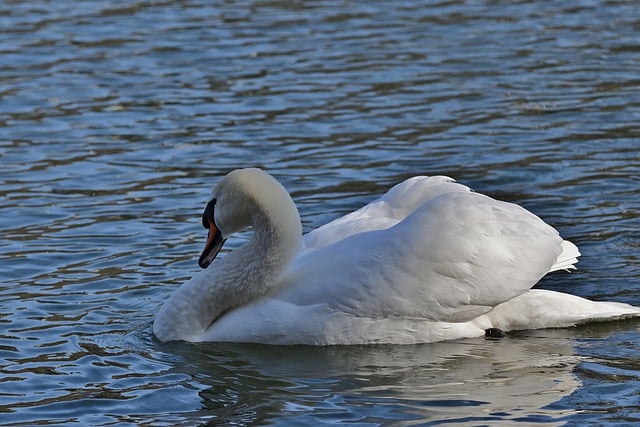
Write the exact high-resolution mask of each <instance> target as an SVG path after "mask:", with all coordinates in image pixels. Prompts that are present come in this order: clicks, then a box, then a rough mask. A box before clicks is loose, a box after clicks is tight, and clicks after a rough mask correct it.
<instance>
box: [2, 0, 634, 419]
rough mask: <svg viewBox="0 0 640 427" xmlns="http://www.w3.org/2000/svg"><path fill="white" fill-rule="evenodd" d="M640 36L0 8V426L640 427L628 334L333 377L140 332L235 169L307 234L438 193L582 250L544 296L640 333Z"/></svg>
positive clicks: (335, 10) (593, 10)
mask: <svg viewBox="0 0 640 427" xmlns="http://www.w3.org/2000/svg"><path fill="white" fill-rule="evenodd" d="M639 31H640V15H639V13H638V5H637V3H636V2H635V1H631V0H629V1H605V0H578V1H574V2H564V1H502V0H497V1H489V0H486V1H482V0H478V1H476V0H469V1H442V2H420V1H407V2H393V3H392V2H382V1H372V2H346V1H332V0H327V1H322V2H310V1H297V2H280V1H226V2H215V1H213V2H210V1H198V0H185V1H155V2H135V1H132V2H127V1H74V2H58V1H32V0H31V1H29V0H28V1H6V2H0V183H1V185H0V197H1V204H0V215H1V217H0V218H1V230H2V234H1V239H0V266H1V267H0V271H1V275H0V280H1V283H0V325H1V328H0V424H2V425H25V426H33V425H95V426H102V425H154V426H155V425H158V426H161V425H167V426H169V425H171V426H173V425H185V426H192V425H204V424H207V423H210V424H211V425H250V424H270V425H313V426H317V425H326V424H355V425H360V426H375V425H440V424H448V423H450V424H453V425H501V424H502V425H531V424H538V423H539V424H544V425H563V424H569V425H586V424H589V423H591V424H592V425H603V424H605V425H606V424H611V425H623V424H634V423H636V422H640V409H638V408H639V407H640V398H639V397H638V396H640V359H639V356H638V355H639V354H640V349H639V347H640V335H639V334H638V329H639V324H638V322H637V321H626V322H614V323H606V324H594V325H587V326H583V327H580V328H573V329H568V330H546V331H536V332H532V331H524V332H519V333H515V334H512V335H510V336H509V337H507V338H505V339H502V340H485V339H474V340H464V341H456V342H448V343H437V344H430V345H420V346H373V347H351V348H349V347H329V348H317V349H316V348H307V347H269V346H255V345H229V344H212V343H208V344H197V345H193V344H185V343H172V344H160V343H158V342H157V341H155V340H154V339H153V337H152V335H151V330H150V329H151V328H150V327H151V321H152V319H153V316H154V313H155V312H156V311H157V310H158V308H159V306H160V305H161V304H162V302H163V301H164V300H165V299H166V298H167V297H168V295H169V294H170V293H171V292H172V291H173V290H174V289H175V288H176V287H177V286H178V285H179V284H180V283H182V282H183V281H184V280H185V279H187V278H188V277H190V275H192V274H193V273H194V272H195V271H196V270H197V269H198V268H197V264H196V260H197V255H198V252H199V251H200V249H201V247H202V245H203V242H204V238H205V236H204V234H203V230H202V227H201V225H200V214H201V212H202V209H203V207H204V204H205V202H206V201H207V197H208V196H209V192H210V188H211V187H212V186H213V185H214V184H215V183H216V181H217V179H218V178H219V177H220V176H221V175H223V174H224V173H226V172H227V171H229V170H230V169H233V168H235V167H240V166H261V167H263V168H265V169H267V170H269V171H270V172H271V173H272V174H274V175H275V176H276V177H278V178H279V179H280V180H281V181H282V182H283V183H284V184H285V185H286V187H287V188H288V189H289V190H290V191H291V194H292V196H293V198H294V200H295V201H296V203H297V204H298V207H299V210H300V212H301V214H302V217H303V226H304V228H305V230H307V231H308V230H310V229H312V228H314V227H316V226H318V225H320V224H323V223H324V222H326V221H328V220H330V219H333V218H335V217H337V216H339V215H341V214H343V213H345V212H348V211H351V210H353V209H355V208H357V207H358V206H360V205H361V204H363V203H366V202H368V201H370V200H372V199H373V198H374V197H375V195H377V194H380V193H381V192H383V191H385V190H386V189H387V188H389V187H390V186H392V185H393V184H395V183H397V182H399V181H400V180H402V179H404V178H406V177H408V176H411V175H418V174H427V175H434V174H446V175H450V176H452V177H454V178H456V179H457V180H459V181H461V182H463V183H465V184H467V185H469V186H471V187H473V188H475V189H476V190H478V191H482V192H484V193H487V194H490V195H493V196H495V197H499V198H502V199H505V200H509V201H512V202H516V203H520V204H522V205H524V206H526V207H527V208H529V209H530V210H532V211H534V212H536V213H537V214H538V215H540V216H542V217H543V218H544V219H545V220H547V221H548V222H549V223H551V224H553V225H554V226H555V227H556V228H558V229H559V230H560V231H561V233H562V234H563V235H564V236H565V237H566V238H569V239H571V240H573V241H574V242H576V243H577V244H578V245H579V246H580V248H581V250H582V252H583V257H582V258H581V262H580V264H579V270H578V271H577V272H575V273H573V274H571V275H566V274H554V275H552V276H551V277H548V278H546V279H544V280H543V282H542V284H541V286H542V287H545V288H549V289H555V290H561V291H562V290H564V291H570V292H572V293H575V294H578V295H581V296H584V297H588V298H593V299H610V300H617V301H623V302H628V303H632V304H637V305H640V260H639V254H638V250H639V248H640V243H639V242H640V178H639V177H640V154H639V153H640V139H639V134H640V127H639V123H640V38H639V36H638V34H640V32H639ZM238 243H239V241H236V242H235V243H234V244H238ZM232 246H233V245H232Z"/></svg>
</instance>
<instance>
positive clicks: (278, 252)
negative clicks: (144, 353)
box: [154, 202, 302, 341]
mask: <svg viewBox="0 0 640 427" xmlns="http://www.w3.org/2000/svg"><path fill="white" fill-rule="evenodd" d="M291 208H292V209H291ZM278 210H279V212H278V213H277V214H276V213H275V212H270V211H269V210H260V211H257V212H256V213H255V214H254V215H253V216H252V227H253V230H254V235H253V238H252V239H251V241H249V242H248V243H246V244H245V245H244V246H242V247H240V248H238V249H235V250H233V251H232V252H231V253H228V254H226V256H223V257H221V258H220V259H217V260H215V261H214V262H213V263H212V264H211V265H210V266H209V267H208V268H207V269H206V270H204V271H202V272H201V273H200V274H198V275H196V276H194V277H193V278H192V279H191V280H190V281H188V282H187V283H185V284H184V285H182V286H181V287H180V288H179V289H178V290H177V291H176V292H175V293H174V294H173V295H172V296H171V298H170V300H169V301H167V303H166V304H165V305H164V307H163V308H162V309H161V311H160V313H159V314H158V316H157V318H156V322H155V323H154V333H155V334H156V336H157V337H158V338H160V339H161V340H162V341H169V340H178V339H183V340H188V341H198V340H199V339H198V336H200V335H201V334H202V333H204V332H205V331H206V330H207V329H209V328H210V327H211V326H212V325H213V324H214V323H215V321H216V320H217V319H218V318H220V317H221V316H223V315H224V314H225V313H226V312H228V311H230V310H233V309H234V308H237V307H240V306H243V305H246V304H249V303H250V302H252V301H254V300H257V299H259V298H260V297H262V296H264V295H266V294H267V293H269V292H270V291H271V290H273V289H275V288H277V287H278V284H279V277H280V275H281V273H282V272H283V271H284V269H285V268H286V267H287V265H288V264H289V263H290V262H291V261H292V260H293V258H294V257H295V256H296V254H297V253H298V250H299V245H300V242H301V235H302V227H301V224H300V218H299V216H298V211H297V209H296V208H295V205H293V202H291V206H290V209H288V210H287V212H283V207H282V206H279V207H278Z"/></svg>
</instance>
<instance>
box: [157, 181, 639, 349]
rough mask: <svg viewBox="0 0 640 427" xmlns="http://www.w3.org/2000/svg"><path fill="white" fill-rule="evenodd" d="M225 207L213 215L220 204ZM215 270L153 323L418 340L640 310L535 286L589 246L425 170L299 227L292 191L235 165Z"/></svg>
mask: <svg viewBox="0 0 640 427" xmlns="http://www.w3.org/2000/svg"><path fill="white" fill-rule="evenodd" d="M214 206H215V213H214ZM203 221H204V224H205V226H206V227H207V228H210V231H209V233H210V239H209V241H208V243H207V247H206V248H205V251H204V252H203V254H202V257H201V259H200V264H201V265H202V266H203V267H207V266H208V265H209V263H210V262H211V261H212V260H213V258H214V257H215V254H216V253H217V251H218V250H219V249H220V247H221V245H222V243H223V242H224V239H226V238H227V237H228V236H229V235H231V234H233V233H234V232H237V231H241V230H243V229H245V228H247V227H249V226H251V227H253V229H254V237H253V239H252V240H251V241H250V242H249V243H247V244H246V245H244V246H242V247H240V248H238V249H236V250H234V251H232V252H231V253H229V254H227V255H226V256H225V257H223V258H221V259H219V260H217V261H215V262H214V263H213V264H211V265H210V266H208V268H206V269H205V270H204V271H202V272H201V273H199V274H197V275H196V276H194V277H193V278H192V279H191V280H189V281H188V282H186V283H185V284H183V285H182V286H181V287H180V288H179V289H178V290H177V291H176V292H175V293H174V294H173V295H172V296H171V298H170V299H169V300H168V301H167V302H166V304H165V305H164V306H163V307H162V309H161V310H160V312H159V313H158V316H157V317H156V320H155V322H154V325H153V331H154V333H155V335H156V336H157V337H158V338H159V339H160V340H162V341H169V340H187V341H235V342H257V343H269V344H314V345H325V344H366V343H397V344H400V343H403V344H404V343H417V342H433V341H441V340H447V339H456V338H464V337H474V336H481V335H483V334H484V333H485V330H486V329H488V328H500V329H502V330H506V331H508V330H513V329H533V328H547V327H565V326H572V325H575V324H578V323H581V322H586V321H590V320H605V319H614V318H621V317H628V316H640V308H637V307H633V306H630V305H628V304H622V303H615V302H593V301H589V300H586V299H583V298H580V297H577V296H573V295H569V294H563V293H559V292H552V291H546V290H537V289H535V290H532V289H531V288H532V287H533V286H534V285H535V284H536V283H537V282H538V280H540V279H541V278H542V277H543V276H544V275H546V274H547V273H548V272H551V271H556V270H569V269H573V268H575V267H574V264H575V263H576V262H577V257H578V256H579V255H580V253H579V251H578V249H577V247H576V246H575V245H573V244H572V243H570V242H568V241H566V240H563V239H562V238H561V237H560V236H559V235H558V232H557V231H556V230H554V229H553V228H552V227H550V226H549V225H547V224H545V223H544V222H543V221H542V220H541V219H540V218H538V217H537V216H535V215H533V214H532V213H530V212H528V211H526V210H525V209H523V208H522V207H520V206H517V205H514V204H511V203H506V202H500V201H497V200H494V199H492V198H490V197H487V196H484V195H481V194H478V193H474V192H471V191H470V190H469V188H467V187H465V186H463V185H460V184H457V183H455V182H454V181H453V180H452V179H450V178H447V177H414V178H411V179H409V180H407V181H405V182H403V183H401V184H398V185H396V186H395V187H393V188H392V189H391V190H390V191H389V192H388V193H387V194H385V195H384V196H383V197H382V198H380V199H379V200H377V201H375V202H373V203H370V204H369V205H366V206H365V207H363V208H361V209H360V210H358V211H355V212H353V213H351V214H349V215H346V216H344V217H342V218H339V219H337V220H335V221H333V222H330V223H329V224H326V225H324V226H322V227H320V228H318V229H316V230H314V231H312V232H311V233H309V234H307V235H305V236H304V237H303V236H302V232H301V225H300V218H299V216H298V212H297V209H296V207H295V205H294V203H293V201H292V200H291V198H290V196H289V195H288V193H287V192H286V190H285V189H284V187H282V186H281V185H280V184H279V183H278V182H277V181H276V180H275V179H274V178H273V177H271V176H270V175H268V174H267V173H265V172H263V171H261V170H259V169H241V170H236V171H233V172H231V173H230V174H229V175H227V176H226V177H225V178H224V179H223V180H222V181H221V183H220V184H219V185H218V186H217V187H216V189H215V190H214V193H213V199H212V202H210V204H209V206H208V207H207V211H205V218H203Z"/></svg>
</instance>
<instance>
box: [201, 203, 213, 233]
mask: <svg viewBox="0 0 640 427" xmlns="http://www.w3.org/2000/svg"><path fill="white" fill-rule="evenodd" d="M215 207H216V199H213V200H211V201H210V202H209V203H207V207H206V208H204V213H203V214H202V226H203V227H204V228H206V229H207V230H208V229H209V224H210V222H215V221H214V219H213V212H214V210H215Z"/></svg>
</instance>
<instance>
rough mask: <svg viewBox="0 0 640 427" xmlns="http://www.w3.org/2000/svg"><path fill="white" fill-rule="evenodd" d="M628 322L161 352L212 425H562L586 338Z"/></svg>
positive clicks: (181, 346) (571, 413)
mask: <svg viewBox="0 0 640 427" xmlns="http://www.w3.org/2000/svg"><path fill="white" fill-rule="evenodd" d="M631 323H633V324H634V325H637V322H621V324H620V325H618V326H615V325H612V324H593V325H585V326H581V327H579V328H574V329H568V330H542V331H523V332H517V333H512V334H510V335H509V336H508V337H506V338H504V339H497V340H496V339H485V338H478V339H470V340H461V341H453V342H441V343H433V344H424V345H411V346H387V345H384V346H336V347H309V346H265V345H250V344H230V343H199V344H187V343H170V344H159V347H160V348H161V350H162V351H163V352H165V354H171V355H173V356H174V357H179V358H180V362H179V363H174V364H173V368H172V370H173V371H174V373H178V372H179V373H181V374H185V375H187V376H191V377H192V378H193V379H195V380H197V382H198V384H199V386H200V387H202V389H200V390H198V396H199V399H200V401H201V404H202V408H201V409H200V410H199V411H198V414H199V415H200V417H201V418H200V421H202V420H203V419H210V422H211V423H212V424H211V425H215V424H217V423H220V422H222V423H229V422H233V423H237V424H242V425H246V424H253V423H257V424H260V423H268V424H275V425H285V424H287V423H288V422H294V423H296V424H301V423H302V424H314V425H316V424H318V423H320V424H322V423H328V424H341V423H354V422H358V423H362V424H361V425H376V424H378V423H380V422H383V420H386V421H385V422H388V421H389V420H394V419H395V420H405V422H409V420H412V421H413V422H417V423H420V424H421V425H437V424H445V423H452V424H455V425H478V423H482V424H483V423H491V424H494V423H505V424H509V423H512V422H525V423H536V424H544V425H561V424H564V423H565V422H566V421H567V419H571V417H575V416H577V417H580V415H579V411H577V410H576V409H575V408H574V407H572V406H571V405H565V404H563V403H562V402H563V399H567V398H570V396H571V395H572V393H574V391H575V390H576V389H578V387H579V386H580V385H581V379H580V377H581V376H582V374H581V373H580V372H581V371H583V370H584V368H582V366H584V365H585V364H586V365H587V366H588V364H589V361H590V360H591V359H592V357H597V356H598V355H597V354H593V351H592V352H591V353H592V354H589V353H590V351H588V350H586V351H585V350H584V349H583V347H585V346H586V348H587V349H588V348H589V343H590V342H591V341H592V340H593V338H596V337H598V338H603V337H607V336H610V335H612V334H615V333H616V332H622V333H624V331H628V330H629V327H630V326H631ZM581 337H584V338H581ZM576 367H577V371H578V372H579V374H576ZM192 415H193V414H191V416H192Z"/></svg>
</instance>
